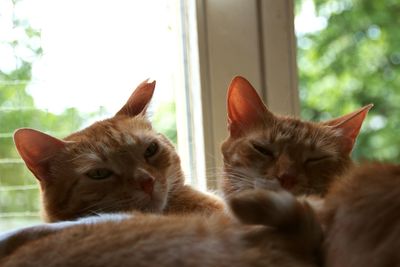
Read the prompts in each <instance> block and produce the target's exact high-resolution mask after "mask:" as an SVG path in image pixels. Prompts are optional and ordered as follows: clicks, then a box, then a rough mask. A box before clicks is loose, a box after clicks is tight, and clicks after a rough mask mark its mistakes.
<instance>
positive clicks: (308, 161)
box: [304, 156, 331, 164]
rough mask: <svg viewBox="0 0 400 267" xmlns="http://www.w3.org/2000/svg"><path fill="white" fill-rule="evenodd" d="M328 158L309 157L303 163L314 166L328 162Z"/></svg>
mask: <svg viewBox="0 0 400 267" xmlns="http://www.w3.org/2000/svg"><path fill="white" fill-rule="evenodd" d="M330 158H331V157H330V156H317V157H310V158H308V159H306V160H305V161H304V163H305V164H314V163H321V162H323V161H325V160H329V159H330Z"/></svg>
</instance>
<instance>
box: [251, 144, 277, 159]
mask: <svg viewBox="0 0 400 267" xmlns="http://www.w3.org/2000/svg"><path fill="white" fill-rule="evenodd" d="M252 145H253V148H254V149H255V150H257V151H258V152H259V153H261V154H263V155H265V156H269V157H273V156H274V153H273V152H272V151H271V150H270V149H268V148H266V147H265V146H262V145H259V144H252Z"/></svg>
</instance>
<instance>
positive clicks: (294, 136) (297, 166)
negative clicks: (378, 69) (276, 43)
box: [222, 77, 372, 195]
mask: <svg viewBox="0 0 400 267" xmlns="http://www.w3.org/2000/svg"><path fill="white" fill-rule="evenodd" d="M371 107H372V105H368V106H365V107H363V108H361V109H360V110H357V111H355V112H353V113H350V114H347V115H345V116H342V117H340V118H337V119H333V120H330V121H326V122H319V123H315V122H308V121H301V120H299V119H296V118H291V117H286V116H278V115H275V114H273V113H272V112H271V111H269V110H268V109H267V108H266V106H265V105H264V103H263V102H262V100H261V98H260V97H259V96H258V94H257V92H256V90H255V89H254V88H253V87H252V86H251V84H250V83H249V82H248V81H247V80H246V79H244V78H242V77H235V78H234V79H233V81H232V83H231V84H230V87H229V90H228V127H229V133H230V135H229V137H228V138H227V139H226V140H225V141H224V143H223V144H222V153H223V156H224V173H225V174H224V179H223V190H224V193H225V194H226V195H229V194H231V193H234V192H237V191H241V190H244V189H250V188H256V187H270V186H273V185H274V184H278V186H279V185H280V186H282V187H284V188H285V189H287V190H289V191H291V192H293V193H295V194H308V193H325V192H326V189H327V186H328V184H329V183H330V182H331V181H332V179H333V178H334V177H336V176H338V175H340V174H341V173H342V172H343V171H344V170H346V169H347V168H348V167H349V166H350V165H351V159H350V153H351V151H352V148H353V145H354V143H355V140H356V137H357V135H358V133H359V131H360V128H361V125H362V122H363V120H364V118H365V116H366V115H367V113H368V110H369V109H370V108H371Z"/></svg>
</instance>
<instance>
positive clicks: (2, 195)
mask: <svg viewBox="0 0 400 267" xmlns="http://www.w3.org/2000/svg"><path fill="white" fill-rule="evenodd" d="M16 3H18V1H14V4H16ZM13 25H14V30H15V31H19V32H21V31H20V30H21V29H22V32H23V33H25V36H20V35H16V36H19V37H18V38H20V39H12V40H1V39H0V43H3V44H4V43H6V44H8V45H9V46H12V47H14V48H21V47H23V48H24V49H25V51H26V50H29V51H30V52H31V56H29V58H28V59H26V58H22V57H19V56H18V55H17V54H15V55H14V57H15V60H16V68H15V69H14V70H12V71H4V70H1V69H0V231H1V230H3V229H7V228H13V227H16V226H20V225H21V223H23V224H29V223H33V222H37V221H38V220H39V212H38V211H39V191H38V185H37V184H36V182H35V178H34V177H33V175H32V174H31V173H30V172H29V171H28V169H27V168H26V167H25V165H24V164H23V162H22V161H21V160H20V159H19V155H18V153H17V151H16V149H15V147H14V143H13V140H12V133H13V132H14V131H15V129H17V128H20V127H30V128H36V129H40V130H44V131H46V132H50V133H51V134H53V135H55V136H59V137H61V136H65V135H66V134H68V133H70V132H72V131H75V130H77V129H78V128H79V127H81V125H82V123H83V122H84V120H85V119H86V117H87V116H86V115H84V114H80V113H79V111H78V110H76V109H75V108H69V109H66V110H65V111H64V112H63V113H61V114H53V113H51V112H48V111H46V110H40V109H37V107H36V106H35V102H34V99H33V98H32V96H30V95H29V94H28V93H27V91H26V88H27V86H28V85H29V82H30V80H31V78H32V63H33V62H34V61H35V60H36V59H38V58H39V57H40V55H41V54H42V48H41V47H40V46H39V47H38V38H40V32H39V31H37V30H35V29H33V28H32V27H30V26H29V23H28V22H27V21H26V20H21V19H18V18H15V17H14V19H13ZM92 115H95V114H92Z"/></svg>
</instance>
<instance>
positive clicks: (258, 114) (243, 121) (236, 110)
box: [227, 76, 274, 137]
mask: <svg viewBox="0 0 400 267" xmlns="http://www.w3.org/2000/svg"><path fill="white" fill-rule="evenodd" d="M227 106H228V127H229V132H230V135H231V136H232V137H238V136H240V135H242V134H243V132H244V131H245V130H246V129H249V128H251V127H253V126H254V125H257V124H259V123H263V122H265V121H268V119H269V118H273V116H274V115H273V114H272V113H271V112H269V111H268V109H267V108H266V106H265V105H264V103H263V101H262V100H261V98H260V97H259V96H258V94H257V91H256V90H255V89H254V88H253V86H252V85H251V84H250V82H249V81H247V80H246V79H245V78H243V77H241V76H236V77H235V78H233V80H232V82H231V84H230V85H229V89H228V97H227Z"/></svg>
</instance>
